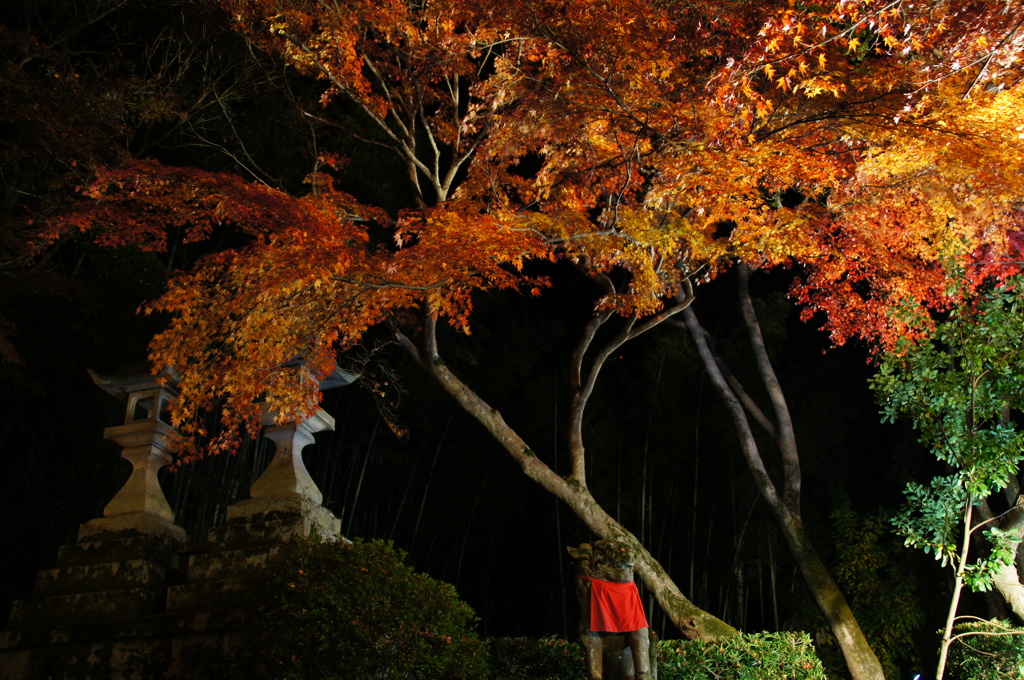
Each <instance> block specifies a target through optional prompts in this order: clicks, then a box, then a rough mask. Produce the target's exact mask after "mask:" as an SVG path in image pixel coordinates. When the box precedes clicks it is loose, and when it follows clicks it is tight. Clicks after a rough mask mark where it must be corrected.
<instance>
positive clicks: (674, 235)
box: [50, 0, 1024, 680]
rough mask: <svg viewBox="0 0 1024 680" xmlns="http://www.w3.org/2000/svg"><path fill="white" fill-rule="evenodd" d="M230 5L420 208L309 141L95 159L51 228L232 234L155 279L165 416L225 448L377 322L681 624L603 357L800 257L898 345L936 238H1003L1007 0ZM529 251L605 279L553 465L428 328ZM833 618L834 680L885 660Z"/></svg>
mask: <svg viewBox="0 0 1024 680" xmlns="http://www.w3.org/2000/svg"><path fill="white" fill-rule="evenodd" d="M224 4H225V9H226V11H227V12H229V13H230V15H231V16H232V18H233V20H234V22H235V25H236V28H237V30H238V31H239V32H240V33H241V34H242V35H244V36H245V37H247V38H248V39H249V40H250V41H251V42H252V43H253V44H254V45H255V46H256V47H258V48H260V49H262V50H265V51H266V52H269V53H271V54H274V55H277V56H278V57H279V58H280V59H282V60H283V61H284V62H285V63H286V64H287V65H288V66H289V67H290V68H294V69H296V70H297V71H298V72H300V73H301V74H303V75H305V76H308V77H311V78H315V79H316V80H317V81H318V82H320V83H321V84H322V89H321V93H322V94H321V97H320V102H319V106H318V107H316V108H312V109H308V110H305V111H304V112H303V115H304V116H306V117H307V118H309V119H311V120H316V121H317V122H318V124H321V125H324V126H327V127H331V126H335V127H344V125H343V123H341V122H339V121H342V120H344V118H343V117H341V116H339V111H341V110H344V111H345V112H346V115H347V113H348V112H349V111H350V110H351V109H352V108H353V107H354V109H355V110H356V111H357V112H358V113H359V115H361V116H362V119H363V120H364V121H365V122H366V128H365V130H370V132H366V131H365V130H364V129H362V128H361V129H360V131H355V134H356V135H357V137H358V138H359V140H360V141H361V142H362V143H365V144H367V145H371V146H376V147H380V148H381V149H383V150H385V151H386V152H388V153H390V154H393V156H394V158H396V159H397V160H398V162H399V163H400V164H401V166H402V167H404V168H405V172H406V175H407V180H408V185H409V187H410V190H411V196H412V201H411V203H412V204H414V206H415V207H412V208H409V209H407V210H404V211H402V212H400V213H398V214H386V213H385V212H384V211H382V210H380V209H376V208H374V207H372V206H367V205H363V204H362V203H360V201H359V200H357V197H351V196H348V195H346V194H344V193H342V192H340V191H337V190H336V189H335V188H334V185H333V182H332V174H331V172H332V167H337V165H338V164H339V163H340V162H343V159H341V158H340V157H339V156H337V155H336V154H332V153H331V152H330V150H326V151H324V150H321V153H319V154H318V155H317V157H316V158H315V159H311V161H310V175H309V177H308V179H307V191H306V193H304V194H303V195H300V196H295V195H291V194H287V193H285V192H283V191H281V190H279V189H275V188H271V187H268V186H264V185H259V184H248V183H245V182H243V181H241V180H240V179H238V178H235V177H231V176H226V175H220V174H212V173H204V172H202V171H199V170H182V169H174V168H168V167H164V166H160V165H158V164H155V163H151V162H146V163H141V162H137V163H133V164H129V165H126V166H125V167H123V168H121V169H107V170H103V171H101V172H99V173H98V176H97V179H96V181H95V182H94V183H93V185H92V187H91V188H90V190H89V197H90V198H91V202H89V203H86V204H85V205H83V206H82V207H81V208H80V209H79V210H78V211H76V212H75V213H74V214H72V215H70V216H68V217H67V218H66V219H64V220H63V221H61V222H59V223H55V224H54V225H53V227H52V231H51V233H50V235H51V237H52V238H57V237H59V235H60V234H61V233H62V230H66V229H68V228H78V229H82V230H89V231H94V232H96V233H98V234H99V235H100V238H103V239H107V240H108V241H109V242H110V243H111V244H117V243H126V242H131V243H135V244H137V245H140V246H142V247H151V248H160V247H164V245H165V243H166V233H167V230H169V229H170V230H172V231H174V232H176V233H181V234H184V235H185V238H188V239H202V238H204V237H206V236H207V235H208V234H209V233H211V230H217V229H221V228H223V227H224V226H230V227H232V228H235V229H238V230H240V231H242V232H244V233H245V234H247V235H248V236H247V237H248V239H249V240H248V242H247V243H246V244H245V245H243V246H241V247H237V248H233V249H229V250H225V251H223V252H220V253H217V254H214V255H211V256H210V257H208V258H207V259H205V260H204V261H202V262H201V263H200V264H199V266H197V267H196V268H195V269H194V270H192V271H190V272H187V273H183V274H181V275H180V276H178V277H176V278H175V279H174V280H173V281H172V283H171V285H170V288H169V290H168V292H167V293H166V295H164V296H163V297H162V298H160V299H159V300H157V301H155V302H154V303H152V305H150V307H149V309H150V310H151V311H161V312H167V313H169V314H170V315H171V317H172V321H171V323H170V326H169V327H168V329H167V330H166V331H165V332H163V333H162V334H161V335H159V336H158V337H157V338H156V339H155V340H154V342H153V345H152V354H151V358H152V361H153V364H154V366H158V367H164V366H173V367H174V368H175V370H176V371H177V372H178V373H179V374H180V376H181V382H180V389H181V398H180V399H179V400H178V402H177V403H176V405H175V410H174V419H175V424H176V425H177V426H178V427H179V428H180V429H181V430H182V432H183V433H184V434H185V436H186V438H191V440H192V441H193V443H199V442H204V441H205V435H206V433H205V432H204V431H203V430H202V420H201V419H200V418H199V416H200V415H201V413H202V412H204V411H207V410H210V409H217V410H219V411H220V413H221V414H222V418H223V421H224V423H225V425H226V427H225V429H223V430H222V432H221V433H220V434H219V435H215V436H214V437H213V440H212V450H218V449H224V448H230V447H231V445H232V442H234V441H237V437H238V436H240V434H241V433H244V432H246V431H248V432H253V431H254V430H255V428H257V427H258V422H259V421H258V418H257V415H258V407H257V405H256V402H257V401H258V400H261V399H263V400H265V401H266V402H268V403H269V404H270V405H271V406H272V407H274V408H276V409H277V410H278V411H279V413H280V414H281V416H280V417H281V418H282V419H300V418H302V417H304V416H305V415H307V414H308V413H310V411H311V410H312V409H314V408H315V407H316V405H317V403H318V400H319V393H318V390H317V378H318V377H320V376H321V375H323V374H324V373H325V372H326V371H328V370H329V367H330V366H331V365H332V362H333V360H334V358H335V356H336V355H337V353H338V352H344V351H345V349H346V348H348V347H351V346H353V345H354V344H356V343H358V342H359V341H360V339H361V337H362V336H363V334H364V333H365V332H366V331H367V329H369V328H371V327H375V326H379V325H381V324H386V325H387V326H388V328H389V329H390V332H391V333H392V335H393V337H394V338H395V339H396V341H397V342H399V343H400V344H401V345H402V346H403V347H405V348H406V349H407V350H408V352H409V354H410V355H411V356H412V357H414V358H415V359H416V360H417V361H418V362H419V363H420V365H421V366H422V367H423V369H424V370H425V371H427V372H428V373H429V374H430V375H431V376H432V377H433V378H434V379H436V380H437V382H438V383H439V384H440V385H441V386H442V387H443V388H444V389H445V390H446V391H447V392H448V393H449V394H450V395H452V397H453V398H454V399H455V400H456V401H457V402H458V403H459V404H460V405H461V406H462V407H463V408H464V409H465V410H466V411H467V412H468V413H470V414H471V415H473V416H474V417H475V418H477V420H479V421H480V422H481V423H482V424H483V425H484V426H485V427H486V428H487V429H488V430H489V431H490V432H491V434H492V435H493V436H494V438H495V439H496V441H498V442H499V443H500V444H501V445H502V446H503V447H504V449H505V450H506V451H507V452H508V453H509V454H510V455H511V456H512V457H513V459H514V460H515V461H516V462H517V463H518V464H519V466H520V467H521V469H522V470H523V472H524V473H525V474H527V475H528V476H529V477H530V478H531V479H533V480H534V481H536V482H537V483H539V484H541V485H542V486H543V487H544V488H545V489H547V490H548V491H550V492H552V493H554V494H555V495H557V496H558V497H559V498H561V499H562V500H564V501H565V502H566V503H567V504H568V505H569V506H570V507H571V508H572V509H573V510H574V512H575V513H576V514H577V515H578V516H579V517H580V518H581V519H582V520H583V521H584V522H585V523H586V525H587V526H588V527H589V528H590V529H591V530H593V531H594V532H595V533H596V534H598V535H599V536H602V537H605V538H617V539H619V540H625V541H627V542H629V543H631V544H633V545H634V546H636V548H637V549H638V552H639V553H640V555H641V559H640V561H639V563H638V564H637V573H638V574H639V575H640V577H641V578H642V579H643V580H644V582H645V584H646V585H647V587H648V588H649V590H650V591H651V592H652V593H653V594H654V595H655V596H656V597H657V599H658V601H659V603H660V604H661V605H662V607H663V608H664V609H665V611H666V612H667V613H668V615H669V616H670V618H671V619H672V620H673V622H674V623H675V624H676V625H677V626H679V628H680V629H681V630H682V631H683V632H684V633H686V634H687V635H689V636H691V637H712V636H715V635H721V634H729V633H731V632H733V630H732V629H731V627H729V626H728V625H726V624H724V623H722V622H720V621H718V620H717V619H715V618H714V617H712V616H711V615H709V614H707V613H706V612H703V611H701V610H699V609H698V608H696V607H694V606H693V605H692V604H691V603H690V602H689V601H688V600H687V599H686V598H685V597H684V596H683V594H682V593H681V592H680V590H679V588H678V587H677V586H676V585H675V584H674V583H673V582H672V580H671V579H670V578H669V577H668V575H667V574H666V573H665V572H664V570H663V569H662V568H661V567H660V566H659V565H658V563H657V561H656V560H655V559H654V557H653V556H652V555H650V553H648V552H647V551H646V550H644V549H643V546H642V545H640V543H639V541H638V540H637V539H636V538H635V537H634V536H633V535H632V534H630V533H629V531H628V530H627V529H626V528H625V527H622V526H621V525H620V524H618V523H617V522H615V521H614V520H613V519H612V518H611V517H610V516H609V515H608V513H606V512H605V511H604V510H603V509H602V507H601V506H600V504H599V503H598V502H597V500H596V499H594V497H593V496H592V495H591V493H590V491H589V489H588V486H587V479H586V474H585V471H586V466H585V460H586V459H585V451H586V449H585V442H584V441H583V416H584V413H585V409H586V405H587V401H588V399H589V397H590V395H591V393H592V391H593V389H594V386H595V384H596V380H597V378H598V375H599V373H600V371H601V368H602V366H603V365H604V362H605V361H606V360H607V359H608V357H609V356H611V355H612V354H613V353H614V351H615V350H616V349H617V348H618V347H620V346H621V345H622V344H623V343H625V342H628V341H629V340H631V339H633V338H635V337H636V336H637V335H639V334H641V333H644V332H647V331H649V330H650V329H652V328H654V327H656V326H657V325H659V324H660V323H662V322H664V321H665V320H667V319H669V318H671V317H673V316H674V315H676V314H678V313H680V312H682V311H683V310H684V309H686V308H687V306H688V305H689V304H690V302H691V301H692V300H693V297H694V294H695V292H694V291H695V289H696V288H697V287H698V285H699V283H700V282H702V281H704V280H706V279H708V278H710V277H714V276H715V275H716V274H717V273H719V272H720V271H722V270H724V269H726V268H728V267H730V266H732V265H734V264H735V263H737V262H744V263H746V265H747V266H749V267H751V268H754V269H758V268H771V267H779V266H788V265H796V266H797V271H798V274H799V275H798V279H797V283H796V284H795V287H794V289H793V294H794V296H795V297H796V298H797V299H798V300H799V301H800V302H802V303H803V304H804V305H805V309H806V310H807V311H806V313H807V314H808V315H813V314H815V313H822V316H823V318H824V320H825V324H826V325H827V327H828V328H829V329H830V331H831V332H832V334H833V337H834V339H835V341H836V342H843V341H844V340H846V339H847V338H850V337H852V336H854V335H861V336H864V337H867V338H869V339H872V340H874V341H875V342H877V343H878V344H879V345H880V346H889V345H890V344H892V343H893V342H894V340H895V338H896V337H898V336H899V335H901V334H902V333H904V332H906V328H905V327H903V326H901V325H900V323H899V319H898V318H897V317H893V316H892V315H890V313H889V312H890V310H891V309H893V308H894V307H895V306H897V305H902V304H904V303H905V302H906V301H907V300H910V301H912V302H914V303H916V304H920V305H925V306H927V305H929V304H932V303H933V302H935V301H938V300H940V299H941V297H940V295H939V293H940V292H941V291H942V290H943V287H944V286H943V283H944V271H945V270H944V268H943V264H944V263H945V262H946V261H948V260H961V261H963V262H965V263H970V264H972V265H974V266H972V268H971V271H972V272H974V276H975V277H976V278H977V280H981V279H982V278H984V277H986V276H1003V275H1005V274H1007V273H1009V270H1010V269H1012V267H1008V266H1006V265H1003V264H1000V263H1004V262H1008V261H1014V260H1015V259H1019V258H1018V257H1017V255H1016V252H1017V246H1018V245H1019V243H1018V242H1017V241H1015V240H1014V239H1015V238H1016V234H1017V233H1018V231H1019V229H1020V228H1021V213H1020V209H1019V200H1020V196H1022V195H1024V194H1022V192H1021V190H1022V189H1024V172H1022V170H1024V168H1022V167H1021V159H1022V158H1024V154H1022V153H1021V152H1022V151H1024V139H1022V137H1024V134H1022V132H1024V131H1022V129H1021V127H1020V122H1019V121H1020V117H1019V112H1020V111H1021V108H1022V104H1024V89H1022V86H1021V84H1020V82H1019V77H1020V68H1021V50H1022V48H1024V36H1022V35H1021V33H1022V31H1021V26H1022V22H1024V10H1021V9H1020V8H1016V7H1014V6H1012V5H1011V4H1007V3H1005V2H994V1H979V2H972V3H955V2H940V1H932V2H923V3H915V4H909V3H900V2H880V1H878V0H864V1H861V2H848V1H846V0H840V1H838V2H834V3H824V4H821V5H814V6H807V7H802V6H796V5H788V4H785V3H775V2H768V1H760V0H759V1H755V2H732V3H721V2H715V3H711V2H706V1H703V0H701V1H699V2H690V3H680V2H674V1H673V0H666V1H664V2H655V3H650V2H638V1H636V0H615V1H613V0H604V1H602V0H559V1H556V0H542V1H540V2H531V3H520V2H504V3H498V2H488V1H485V2H465V1H463V0H438V1H436V2H408V1H406V0H373V1H371V0H350V1H345V2H341V1H339V2H327V1H326V0H324V1H318V0H227V1H226V2H225V3H224ZM382 235H387V236H388V239H383V238H381V236H382ZM533 260H565V261H570V262H572V263H575V264H576V266H577V267H578V268H579V269H580V270H581V271H582V272H584V273H585V274H586V275H587V276H589V277H591V278H592V279H593V280H594V281H596V282H597V283H598V284H599V286H600V288H601V290H602V291H603V294H602V296H601V297H600V298H599V299H598V300H597V301H596V303H595V306H594V309H593V315H592V317H591V318H590V321H589V323H588V324H587V325H586V327H585V329H584V331H583V333H582V336H581V337H580V339H579V342H578V344H577V345H576V347H575V350H574V351H573V353H572V356H571V370H570V375H569V380H570V389H571V395H572V405H571V409H570V413H569V415H568V416H567V418H568V427H567V432H568V438H567V443H566V446H567V449H568V452H569V454H570V461H571V467H570V469H569V471H568V473H566V472H565V471H561V470H554V469H553V468H552V467H551V466H549V465H548V464H547V463H546V462H544V461H543V460H541V459H540V458H539V457H538V456H537V455H536V454H535V453H534V451H533V450H532V449H531V447H530V446H529V444H528V443H527V442H525V441H523V440H522V439H521V438H520V436H519V435H518V434H517V433H516V432H515V430H514V429H512V428H511V427H509V425H508V424H507V423H506V422H505V421H504V420H503V418H502V416H501V414H500V413H499V412H497V411H496V410H494V409H493V408H491V407H490V406H489V405H488V404H487V403H486V402H485V401H484V400H483V399H482V398H481V397H480V396H479V395H478V394H477V393H476V392H474V391H473V389H472V388H471V386H470V385H468V384H466V383H465V382H464V381H463V380H461V379H460V378H459V376H458V375H456V374H455V373H453V372H452V371H451V369H450V368H449V367H448V366H447V365H446V364H445V362H444V360H443V354H442V348H441V347H439V345H438V335H437V332H436V330H437V324H438V323H450V324H452V325H453V326H455V327H456V328H460V329H464V328H467V325H468V322H469V319H470V317H471V313H472V301H473V295H474V294H479V293H481V292H486V291H489V290H495V289H502V288H519V289H521V290H523V291H524V292H525V293H527V294H543V289H544V287H545V286H547V285H549V284H550V282H548V281H545V280H543V279H537V278H534V277H532V276H531V275H529V273H528V272H529V271H530V270H529V268H528V266H527V265H528V263H529V262H531V261H533ZM297 358H301V359H302V361H296V359H297ZM207 450H210V449H207ZM186 451H188V452H190V454H192V455H194V454H196V453H198V449H196V448H192V449H188V448H186ZM563 475H564V476H563ZM852 625H853V626H855V625H856V623H855V622H853V623H852ZM839 638H840V643H841V645H842V647H843V652H844V654H845V656H846V659H847V663H848V665H849V667H850V670H851V673H852V674H853V676H854V677H855V678H857V679H858V680H859V679H860V678H880V677H881V670H880V668H879V666H878V662H877V660H875V659H874V655H873V654H872V653H871V651H870V649H869V648H867V646H866V644H864V643H863V639H862V636H861V638H860V639H859V640H858V639H857V637H856V636H852V637H851V636H847V637H846V638H843V636H839Z"/></svg>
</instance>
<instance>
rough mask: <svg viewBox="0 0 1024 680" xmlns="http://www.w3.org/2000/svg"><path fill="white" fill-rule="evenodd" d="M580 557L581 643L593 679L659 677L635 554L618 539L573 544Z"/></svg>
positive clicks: (574, 553) (576, 556)
mask: <svg viewBox="0 0 1024 680" xmlns="http://www.w3.org/2000/svg"><path fill="white" fill-rule="evenodd" d="M568 550H569V554H570V555H572V557H573V559H574V560H575V561H576V577H577V578H576V597H577V599H578V600H579V603H580V625H579V632H580V642H582V643H583V648H584V649H585V650H586V654H587V677H588V678H590V680H656V678H657V644H656V643H655V644H652V642H651V633H650V628H649V627H648V624H647V617H646V616H644V608H643V604H642V603H641V602H640V593H639V592H638V591H637V588H636V583H634V582H633V564H634V563H635V562H636V554H635V553H634V552H633V550H631V549H630V548H629V546H627V545H626V544H625V543H620V542H619V541H606V540H601V541H596V542H595V543H594V544H593V545H591V544H589V543H584V544H582V545H581V546H580V547H578V548H572V547H570V548H569V549H568Z"/></svg>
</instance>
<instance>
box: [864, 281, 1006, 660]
mask: <svg viewBox="0 0 1024 680" xmlns="http://www.w3.org/2000/svg"><path fill="white" fill-rule="evenodd" d="M1022 285H1024V280H1022V279H1020V278H1016V279H1011V280H1008V281H1007V282H1006V283H1005V284H1004V285H1001V286H998V287H995V288H994V289H992V290H991V291H989V292H988V293H985V294H982V295H980V296H979V297H978V299H977V300H976V301H975V302H974V303H973V304H965V305H959V306H956V307H954V308H953V309H952V311H951V312H950V313H949V317H948V319H947V320H945V321H942V322H940V323H938V324H937V325H936V328H935V330H934V332H933V333H932V334H931V335H930V337H929V338H927V339H926V340H922V341H920V342H917V343H913V342H909V341H904V342H901V343H899V344H898V346H897V350H896V351H894V352H892V353H889V354H887V355H885V356H884V357H883V358H882V361H881V365H880V368H879V371H878V373H877V374H876V375H875V377H874V378H873V379H872V387H873V388H874V390H875V394H876V397H877V399H878V401H879V403H880V404H881V406H882V414H883V420H888V421H895V420H896V419H897V418H899V417H901V416H903V417H906V418H909V419H910V420H911V422H912V423H913V426H914V428H915V429H916V430H917V432H918V433H919V435H920V441H921V442H922V443H923V444H925V445H926V446H927V447H929V449H930V450H931V451H932V452H933V453H934V455H935V456H936V457H937V458H938V459H939V460H940V461H942V462H943V463H945V464H946V465H947V466H948V472H947V473H946V474H943V475H939V476H936V477H935V478H933V479H932V480H931V482H930V483H929V484H927V485H923V484H918V483H911V484H908V485H907V489H906V491H905V494H906V498H907V503H906V505H905V506H904V508H903V509H902V511H901V512H900V513H899V514H898V515H897V516H896V517H895V518H894V520H893V522H894V524H895V526H896V529H897V531H898V532H899V533H900V534H902V535H903V536H904V539H905V544H906V545H907V546H911V547H915V548H921V549H922V550H924V551H925V552H926V553H930V554H933V555H934V556H935V558H936V559H937V560H941V562H942V565H943V566H944V567H945V566H949V567H950V568H951V569H953V571H954V582H953V594H952V599H951V602H950V605H949V612H948V616H947V620H946V625H945V628H944V630H943V634H942V642H941V645H940V647H939V663H938V669H937V671H936V678H937V679H938V680H942V676H943V671H944V669H945V664H946V657H947V652H948V650H949V645H950V644H951V643H952V642H953V641H954V640H955V639H957V637H959V636H954V635H953V625H954V623H955V622H956V620H957V606H958V604H959V600H960V595H961V593H962V590H963V587H964V586H965V585H966V586H967V587H969V588H971V589H972V590H976V591H987V590H990V589H992V587H993V585H994V581H995V575H996V573H997V572H998V571H999V570H1000V569H1002V568H1004V567H1006V566H1007V565H1010V564H1011V563H1012V562H1013V559H1014V555H1015V553H1016V549H1017V543H1018V542H1019V538H1017V537H1016V536H1014V535H1012V534H1011V533H1009V532H1007V531H1005V530H1003V529H1000V528H999V527H998V526H997V525H996V522H995V519H997V518H992V519H989V520H984V521H981V522H976V521H975V514H976V513H975V507H976V506H977V505H979V504H981V503H982V502H984V501H985V500H986V499H987V498H988V497H989V496H991V495H992V494H993V493H995V492H997V491H999V490H1001V489H1003V488H1004V487H1006V486H1007V484H1008V483H1009V481H1010V479H1011V478H1012V477H1013V476H1014V475H1015V474H1016V473H1017V469H1018V465H1019V462H1020V460H1021V458H1022V452H1024V433H1022V432H1020V431H1019V428H1018V426H1017V424H1016V423H1015V422H1014V420H1013V414H1014V413H1015V411H1016V412H1019V410H1020V409H1021V407H1022V405H1024V369H1022V364H1024V344H1022V343H1021V338H1022V337H1024V290H1022V288H1021V286H1022ZM918 321H919V322H921V323H924V321H925V320H924V319H918ZM976 535H982V536H984V538H985V539H986V547H987V554H981V553H980V552H978V554H971V552H970V546H971V542H972V538H974V537H975V536H976Z"/></svg>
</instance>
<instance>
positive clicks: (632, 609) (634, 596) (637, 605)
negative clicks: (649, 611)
mask: <svg viewBox="0 0 1024 680" xmlns="http://www.w3.org/2000/svg"><path fill="white" fill-rule="evenodd" d="M580 578H582V579H586V580H587V581H590V630H591V631H593V632H595V633H598V632H600V633H629V632H630V631H634V630H640V629H641V628H646V627H647V617H646V616H644V606H643V604H642V603H641V602H640V591H639V590H637V588H636V583H634V582H633V581H629V582H628V583H616V582H614V581H602V580H600V579H596V578H591V577H589V576H580Z"/></svg>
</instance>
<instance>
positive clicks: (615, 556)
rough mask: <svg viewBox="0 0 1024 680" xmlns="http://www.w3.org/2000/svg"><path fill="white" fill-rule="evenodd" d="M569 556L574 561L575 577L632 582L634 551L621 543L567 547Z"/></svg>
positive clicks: (599, 543) (596, 542)
mask: <svg viewBox="0 0 1024 680" xmlns="http://www.w3.org/2000/svg"><path fill="white" fill-rule="evenodd" d="M568 551H569V555H571V556H572V558H573V559H574V560H576V574H577V576H589V577H590V578H596V579H601V580H602V581H620V582H621V581H632V580H633V565H634V564H635V563H636V557H637V555H636V551H635V550H633V549H632V548H631V547H630V546H629V545H627V544H626V543H623V542H621V541H614V540H603V539H602V540H600V541H595V542H594V543H593V544H590V543H583V544H581V545H580V546H579V547H578V548H573V547H571V546H570V547H569V548H568Z"/></svg>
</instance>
